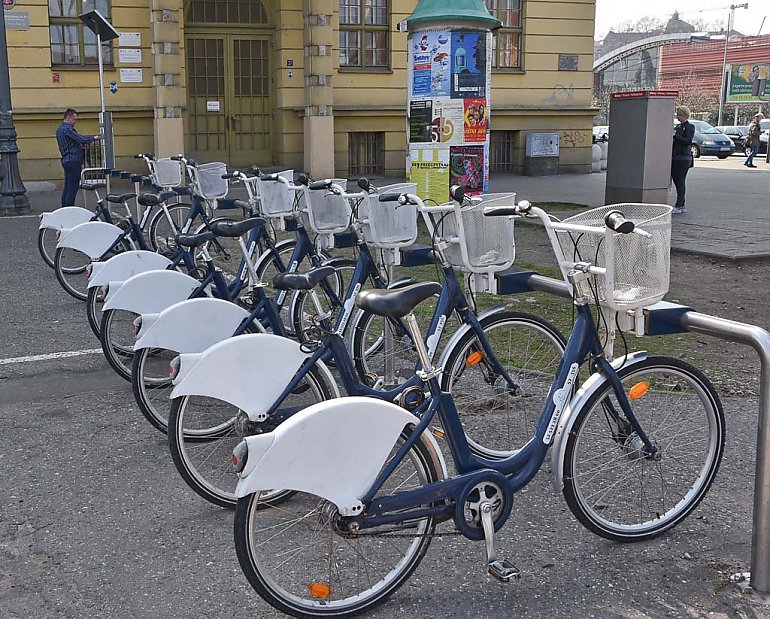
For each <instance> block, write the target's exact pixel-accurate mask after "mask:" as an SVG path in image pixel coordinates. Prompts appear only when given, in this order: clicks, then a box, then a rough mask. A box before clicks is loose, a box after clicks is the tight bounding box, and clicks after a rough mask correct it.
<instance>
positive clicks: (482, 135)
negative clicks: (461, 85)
mask: <svg viewBox="0 0 770 619" xmlns="http://www.w3.org/2000/svg"><path fill="white" fill-rule="evenodd" d="M464 107H465V115H464V118H463V126H464V133H465V141H466V142H486V141H487V128H488V127H489V123H488V119H487V100H486V99H464Z"/></svg>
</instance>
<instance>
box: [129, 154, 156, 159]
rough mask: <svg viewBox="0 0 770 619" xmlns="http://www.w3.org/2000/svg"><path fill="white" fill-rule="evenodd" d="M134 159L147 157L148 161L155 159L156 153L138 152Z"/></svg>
mask: <svg viewBox="0 0 770 619" xmlns="http://www.w3.org/2000/svg"><path fill="white" fill-rule="evenodd" d="M134 159H145V160H147V161H155V155H153V154H152V153H147V154H144V153H138V154H136V155H134Z"/></svg>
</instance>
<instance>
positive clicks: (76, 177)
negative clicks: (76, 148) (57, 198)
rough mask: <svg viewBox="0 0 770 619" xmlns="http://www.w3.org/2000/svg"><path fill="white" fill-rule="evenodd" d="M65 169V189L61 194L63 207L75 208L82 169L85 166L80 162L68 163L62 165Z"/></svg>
mask: <svg viewBox="0 0 770 619" xmlns="http://www.w3.org/2000/svg"><path fill="white" fill-rule="evenodd" d="M61 166H62V167H63V168H64V189H63V190H62V192H61V205H62V206H74V205H75V198H76V196H77V195H78V189H80V169H81V168H82V167H83V164H82V163H81V162H80V161H68V162H67V163H62V164H61Z"/></svg>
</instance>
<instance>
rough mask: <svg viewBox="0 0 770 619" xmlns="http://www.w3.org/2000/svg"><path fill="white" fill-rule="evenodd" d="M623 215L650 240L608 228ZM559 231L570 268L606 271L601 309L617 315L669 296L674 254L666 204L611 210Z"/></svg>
mask: <svg viewBox="0 0 770 619" xmlns="http://www.w3.org/2000/svg"><path fill="white" fill-rule="evenodd" d="M612 211H619V212H620V213H622V214H623V216H624V217H625V218H626V219H627V220H629V221H632V222H633V223H634V224H635V225H636V226H638V227H639V228H640V229H642V230H644V231H645V232H648V233H649V234H650V235H651V237H650V238H647V237H646V236H643V235H641V234H635V233H631V234H621V233H618V232H613V231H612V230H610V229H608V228H606V227H605V223H604V218H605V217H606V216H607V214H608V213H610V212H612ZM571 224H574V225H575V226H576V229H574V230H559V229H557V230H555V232H556V237H557V239H558V240H559V245H560V247H561V250H562V252H563V253H564V258H565V260H566V261H567V263H566V265H565V264H563V265H562V272H563V273H564V272H566V271H567V270H569V267H570V266H571V263H575V262H590V263H591V264H593V265H595V266H598V267H603V268H604V269H606V274H604V275H598V276H596V277H597V286H596V288H597V294H598V297H599V303H600V304H601V305H604V306H606V307H609V308H610V309H612V310H615V311H626V310H631V309H636V308H641V307H646V306H648V305H652V304H654V303H657V302H658V301H660V300H661V299H662V298H663V297H664V296H665V294H666V293H667V292H668V287H669V273H670V266H671V261H670V254H671V207H670V206H668V205H666V204H612V205H609V206H602V207H600V208H595V209H591V210H589V211H585V212H583V213H580V214H579V215H575V216H573V217H569V218H567V219H565V220H563V221H562V222H561V225H566V226H567V227H569V225H571Z"/></svg>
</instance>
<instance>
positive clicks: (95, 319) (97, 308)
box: [86, 286, 104, 339]
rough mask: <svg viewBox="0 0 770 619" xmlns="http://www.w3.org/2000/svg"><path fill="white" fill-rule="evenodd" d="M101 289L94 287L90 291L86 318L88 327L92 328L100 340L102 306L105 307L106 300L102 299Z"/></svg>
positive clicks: (87, 298) (87, 299)
mask: <svg viewBox="0 0 770 619" xmlns="http://www.w3.org/2000/svg"><path fill="white" fill-rule="evenodd" d="M99 288H100V286H92V287H91V288H89V289H88V296H87V297H86V316H87V317H88V326H89V327H91V331H92V332H93V334H94V335H95V336H96V337H97V338H98V339H101V336H102V332H101V325H102V306H103V305H104V299H103V298H102V295H101V293H100V291H99Z"/></svg>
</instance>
